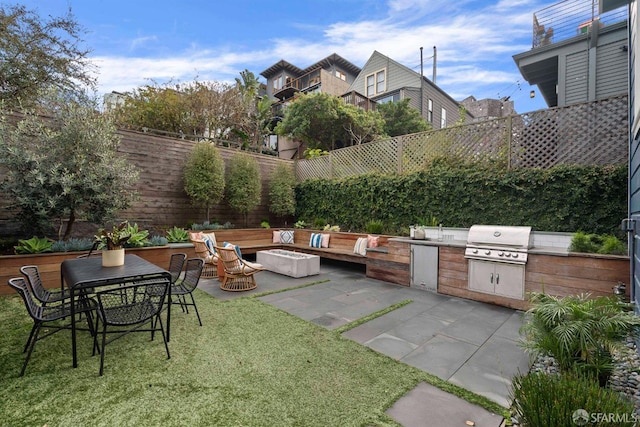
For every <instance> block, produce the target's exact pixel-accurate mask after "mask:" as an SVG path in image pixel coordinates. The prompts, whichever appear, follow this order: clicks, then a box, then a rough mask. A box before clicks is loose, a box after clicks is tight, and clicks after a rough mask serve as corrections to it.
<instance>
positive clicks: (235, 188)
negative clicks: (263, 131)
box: [226, 153, 262, 227]
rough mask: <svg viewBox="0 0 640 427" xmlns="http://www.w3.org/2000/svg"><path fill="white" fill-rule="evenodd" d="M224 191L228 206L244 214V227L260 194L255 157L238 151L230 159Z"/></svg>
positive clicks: (260, 183) (258, 171)
mask: <svg viewBox="0 0 640 427" xmlns="http://www.w3.org/2000/svg"><path fill="white" fill-rule="evenodd" d="M226 192H227V202H228V203H229V206H231V208H232V209H235V210H237V211H238V212H240V213H241V214H242V215H244V225H245V227H246V226H247V216H248V214H249V212H251V211H252V210H254V209H255V208H256V207H257V206H258V205H259V204H260V197H261V195H262V182H261V180H260V167H259V166H258V162H257V161H256V159H255V158H253V157H251V156H249V155H247V154H244V153H238V154H236V155H234V156H233V157H232V158H231V159H230V161H229V171H228V174H227V191H226Z"/></svg>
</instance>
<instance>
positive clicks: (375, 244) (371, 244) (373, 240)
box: [367, 234, 378, 248]
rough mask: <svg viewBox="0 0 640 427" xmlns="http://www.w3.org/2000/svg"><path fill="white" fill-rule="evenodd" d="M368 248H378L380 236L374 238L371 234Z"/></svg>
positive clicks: (368, 239)
mask: <svg viewBox="0 0 640 427" xmlns="http://www.w3.org/2000/svg"><path fill="white" fill-rule="evenodd" d="M367 247H369V248H377V247H378V236H372V235H371V234H368V235H367Z"/></svg>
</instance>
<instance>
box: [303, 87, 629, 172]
mask: <svg viewBox="0 0 640 427" xmlns="http://www.w3.org/2000/svg"><path fill="white" fill-rule="evenodd" d="M627 111H628V107H627V96H626V95H620V96H615V97H611V98H607V99H603V100H599V101H594V102H589V103H582V104H575V105H571V106H567V107H560V108H552V109H547V110H539V111H534V112H530V113H525V114H520V115H513V116H509V117H502V118H498V119H492V120H486V121H482V122H475V123H470V124H464V125H459V126H453V127H449V128H444V129H439V130H434V131H427V132H421V133H415V134H411V135H403V136H399V137H395V138H389V139H384V140H378V141H373V142H370V143H368V144H362V145H357V146H352V147H346V148H341V149H338V150H334V151H331V152H330V153H329V155H327V156H322V157H318V158H315V159H309V160H298V161H297V162H296V176H297V178H298V180H300V181H302V180H306V179H313V178H344V177H348V176H354V175H360V174H365V173H371V172H378V173H385V174H394V173H397V174H406V173H412V172H417V171H420V170H424V168H425V167H426V166H427V165H429V164H430V162H431V161H432V160H433V159H435V158H437V157H440V156H446V157H452V156H455V157H461V158H464V159H467V160H471V161H499V162H504V163H505V164H506V166H507V167H509V168H514V167H530V168H533V167H539V168H550V167H552V166H556V165H561V164H583V165H615V164H621V163H625V162H626V161H627V157H628V148H627V147H628V119H627Z"/></svg>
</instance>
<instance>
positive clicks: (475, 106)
mask: <svg viewBox="0 0 640 427" xmlns="http://www.w3.org/2000/svg"><path fill="white" fill-rule="evenodd" d="M460 104H461V105H462V106H463V107H464V108H465V110H467V111H468V112H469V114H471V115H472V116H473V117H474V118H473V121H480V120H489V119H497V118H500V117H507V116H510V115H512V114H516V112H515V108H514V106H513V101H510V100H509V97H508V96H507V97H504V98H502V99H491V98H485V99H480V100H478V99H476V98H475V97H474V96H473V95H472V96H468V97H467V98H465V99H463V100H462V101H460Z"/></svg>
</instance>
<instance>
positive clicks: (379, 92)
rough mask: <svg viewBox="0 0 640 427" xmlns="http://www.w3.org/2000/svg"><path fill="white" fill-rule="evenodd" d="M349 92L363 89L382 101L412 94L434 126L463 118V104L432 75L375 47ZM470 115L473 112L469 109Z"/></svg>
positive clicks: (451, 122)
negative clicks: (411, 67) (413, 67)
mask: <svg viewBox="0 0 640 427" xmlns="http://www.w3.org/2000/svg"><path fill="white" fill-rule="evenodd" d="M349 92H357V93H362V94H363V95H364V96H365V97H367V98H368V99H371V100H373V101H375V102H376V103H378V104H380V103H383V102H397V101H400V100H402V99H404V98H410V99H411V101H410V102H409V104H410V105H411V106H412V107H414V108H415V109H417V110H418V111H420V112H421V114H422V117H424V118H425V119H426V120H427V121H429V122H430V123H431V124H432V126H433V128H434V129H440V128H444V127H447V126H449V125H452V124H453V123H455V122H456V121H458V120H459V119H460V113H459V111H460V104H459V103H458V102H457V101H456V100H454V99H453V98H452V97H451V96H449V94H447V93H446V92H445V91H443V90H442V89H440V88H439V87H438V86H436V85H435V84H434V83H433V82H432V81H431V80H429V79H428V78H426V77H424V76H421V75H420V73H418V72H416V71H413V70H412V69H410V68H409V67H406V66H404V65H402V64H400V63H399V62H397V61H394V60H393V59H391V58H389V57H388V56H386V55H383V54H382V53H380V52H378V51H374V52H373V54H372V55H371V57H370V58H369V59H368V60H367V62H366V64H365V65H364V67H362V71H360V74H358V76H357V77H356V79H355V80H354V81H353V83H351V86H350V87H349ZM466 118H467V119H472V118H473V117H472V115H471V114H469V113H467V117H466Z"/></svg>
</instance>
